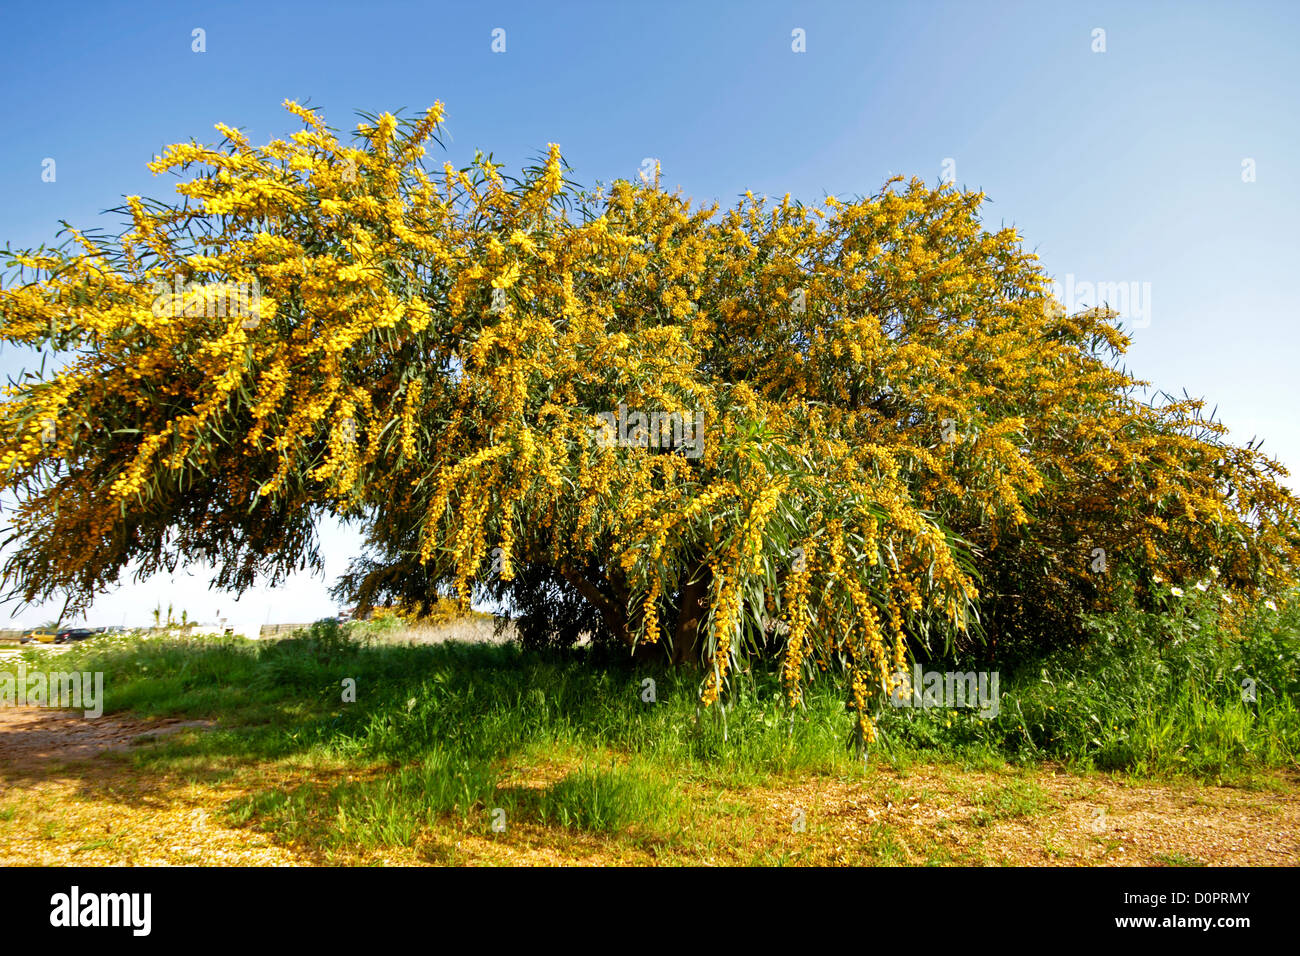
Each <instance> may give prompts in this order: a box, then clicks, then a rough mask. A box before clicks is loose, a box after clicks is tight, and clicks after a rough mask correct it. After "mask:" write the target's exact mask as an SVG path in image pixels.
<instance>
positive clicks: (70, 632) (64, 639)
mask: <svg viewBox="0 0 1300 956" xmlns="http://www.w3.org/2000/svg"><path fill="white" fill-rule="evenodd" d="M94 636H95V632H94V631H92V630H91V629H90V628H88V627H67V628H64V629H63V630H61V631H59V633H58V634H56V635H55V636H54V643H55V644H71V643H72V642H73V641H84V640H85V639H86V638H88V637H94Z"/></svg>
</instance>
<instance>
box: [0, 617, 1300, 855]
mask: <svg viewBox="0 0 1300 956" xmlns="http://www.w3.org/2000/svg"><path fill="white" fill-rule="evenodd" d="M1297 623H1298V622H1297V618H1296V612H1295V609H1294V608H1290V609H1284V610H1283V611H1282V612H1278V614H1277V615H1276V616H1275V617H1274V618H1272V619H1270V620H1268V621H1264V622H1262V623H1260V624H1259V625H1258V628H1259V630H1258V632H1257V633H1255V634H1254V635H1252V639H1251V640H1250V641H1227V640H1224V639H1223V638H1222V636H1221V635H1219V634H1217V633H1216V632H1215V631H1214V630H1213V628H1211V627H1206V626H1204V625H1203V622H1201V621H1200V620H1199V619H1197V618H1196V617H1195V616H1194V615H1192V616H1188V615H1184V616H1183V617H1181V618H1179V619H1178V620H1173V621H1171V620H1170V619H1168V618H1167V617H1161V616H1159V615H1153V616H1148V617H1143V616H1138V615H1130V616H1127V617H1126V618H1125V619H1123V620H1122V621H1116V620H1114V619H1103V620H1099V621H1096V622H1094V623H1093V626H1094V628H1095V630H1096V637H1095V640H1094V641H1093V643H1092V644H1091V645H1090V646H1089V647H1088V648H1086V649H1082V650H1074V651H1062V652H1059V653H1057V654H1054V655H1051V656H1049V657H1047V658H1044V659H1042V660H1039V661H1036V662H1033V663H1032V664H1030V665H1025V666H1022V667H1020V668H1018V669H1016V670H1014V671H1008V672H1007V673H1006V674H1004V675H1003V676H1002V682H1001V688H1000V690H1001V699H1000V713H999V714H998V715H997V716H996V717H995V718H993V719H982V718H980V717H979V716H978V715H977V714H976V713H974V712H972V711H962V710H951V709H948V710H940V709H934V710H926V709H892V708H886V709H884V710H883V711H882V712H881V713H880V715H879V724H880V730H881V743H880V745H879V746H877V747H875V748H874V749H873V750H872V751H871V752H870V753H869V754H868V755H867V760H866V761H864V760H863V759H862V758H861V757H860V756H858V755H856V754H855V753H853V752H852V751H851V750H850V749H849V748H847V747H846V741H847V739H848V730H849V725H850V719H849V715H848V714H847V713H846V708H845V704H844V700H843V698H842V696H841V693H840V691H838V690H837V689H836V688H835V687H834V686H832V685H831V684H830V683H828V682H824V683H822V684H820V685H815V686H813V687H810V688H808V690H807V693H806V695H805V706H804V707H803V708H802V709H801V710H799V711H798V712H796V713H794V714H791V712H790V711H789V710H788V709H786V708H785V706H784V705H783V703H782V700H781V694H780V687H779V685H778V682H777V678H776V676H775V675H774V674H773V673H768V672H751V673H749V674H747V675H746V676H745V678H744V680H742V681H740V682H739V683H738V685H737V687H736V692H735V693H734V695H733V698H732V701H731V705H730V707H729V708H728V710H727V713H726V715H725V719H723V717H722V715H720V714H718V713H717V712H716V710H710V711H701V709H700V708H699V707H698V705H697V701H698V678H697V677H696V676H694V675H690V674H686V673H679V672H673V671H670V670H664V669H656V668H647V667H645V666H633V665H632V664H631V663H623V664H620V663H614V664H607V665H602V666H600V667H593V666H591V664H590V663H589V662H587V661H586V660H584V658H583V656H582V654H581V653H576V654H568V655H557V654H540V653H524V652H523V651H521V650H520V649H519V648H518V647H516V646H515V645H513V644H491V643H477V644H469V643H456V642H442V643H422V644H409V643H401V642H397V641H394V640H392V639H391V638H392V634H391V633H390V632H389V631H387V630H385V629H374V628H368V627H367V626H365V625H349V626H346V627H339V626H338V625H336V624H333V623H332V622H324V623H320V624H317V625H313V626H312V627H311V628H310V629H308V630H306V631H303V632H299V633H298V634H296V635H295V636H293V637H291V638H287V639H282V640H275V641H267V642H252V641H247V640H243V639H240V638H206V639H195V640H185V639H172V638H140V637H119V638H110V639H103V640H100V641H96V642H92V643H88V644H85V645H80V646H77V647H74V648H72V649H70V650H69V651H67V652H66V653H65V654H63V655H61V656H59V657H58V658H56V660H57V661H58V664H57V665H56V666H57V667H58V668H59V669H62V670H72V669H76V670H90V671H96V670H99V671H103V672H104V673H105V691H106V702H105V710H106V712H108V713H113V712H131V713H134V714H137V715H144V716H168V717H186V718H191V719H207V720H212V721H215V727H213V729H211V730H208V731H206V732H202V733H197V732H195V733H185V734H180V735H177V736H176V737H174V738H171V739H168V740H166V741H164V742H160V743H158V744H156V745H154V746H152V747H150V748H149V749H148V750H147V751H146V752H142V753H139V754H137V755H135V756H134V758H133V761H134V766H136V767H137V768H138V772H140V773H145V774H155V775H161V776H165V777H167V778H168V779H170V780H174V781H176V785H177V786H182V785H184V786H198V787H217V786H222V785H224V784H225V783H227V782H230V781H234V780H237V779H244V778H245V777H246V776H247V775H246V774H245V770H246V769H247V768H249V767H258V768H272V770H270V771H268V773H269V775H270V776H271V777H272V778H273V779H271V780H268V781H264V782H263V783H262V784H255V785H252V786H251V787H247V788H245V789H246V792H242V793H240V794H238V795H236V796H233V797H232V798H230V799H228V800H226V801H224V803H223V804H222V806H221V808H220V811H219V812H220V814H221V816H222V817H223V819H224V821H225V822H226V823H227V824H229V825H231V826H239V827H248V826H251V827H254V828H257V829H260V830H262V831H263V832H266V833H269V834H272V835H273V836H274V838H275V839H276V840H277V841H279V842H280V843H282V844H284V845H291V846H300V847H309V848H311V849H312V851H313V852H315V853H318V854H322V855H323V858H324V859H332V858H336V857H347V856H349V855H352V856H355V855H356V854H358V853H361V854H364V853H367V852H382V851H384V850H385V849H386V848H406V849H409V850H411V851H412V852H415V853H416V854H417V856H418V857H419V858H420V859H425V860H434V861H437V862H457V861H460V860H462V859H464V858H465V857H464V855H465V853H466V852H468V851H466V850H465V849H464V848H463V843H464V841H465V840H466V839H469V840H471V841H476V840H477V841H483V840H486V841H497V843H500V841H502V840H505V839H506V835H510V837H511V838H512V839H513V838H515V837H516V836H517V837H518V838H519V839H523V840H527V839H531V838H532V837H531V836H530V835H536V834H541V833H544V834H546V835H547V836H546V838H545V839H546V840H548V841H550V843H551V844H554V845H556V846H568V847H569V848H570V850H571V851H572V852H578V849H581V850H582V852H606V851H608V852H612V853H614V854H615V855H619V854H624V855H626V854H632V855H634V856H636V855H640V856H637V858H650V859H668V860H672V859H683V860H687V859H689V860H691V861H699V860H702V861H706V862H707V861H709V860H711V859H713V858H714V857H715V856H720V857H727V856H728V854H730V857H731V858H733V859H735V858H737V857H736V855H737V854H741V856H740V857H739V859H740V861H741V862H753V863H763V864H776V865H779V864H786V863H801V862H807V861H809V860H810V859H818V860H821V861H823V862H825V861H828V860H829V861H832V862H834V861H837V860H840V859H842V858H850V859H865V860H868V861H870V862H874V863H880V864H904V863H907V864H914V863H926V864H945V863H953V862H966V863H971V862H977V863H978V862H987V861H988V859H989V857H988V853H989V852H991V851H987V850H978V849H972V848H969V847H966V846H963V845H958V844H956V843H952V842H948V841H949V839H950V837H951V835H952V833H953V832H954V831H955V830H959V829H962V828H966V829H970V828H974V829H976V830H982V831H986V832H988V833H990V834H991V833H993V832H995V831H997V830H998V828H999V827H1002V826H1005V825H1007V824H1011V823H1018V822H1024V823H1027V824H1029V825H1034V824H1035V822H1036V821H1038V820H1039V819H1040V818H1044V817H1045V816H1047V815H1050V814H1053V813H1056V812H1058V811H1060V809H1061V806H1062V803H1061V800H1062V799H1063V798H1062V795H1061V794H1059V793H1049V792H1047V790H1045V789H1044V787H1043V785H1041V784H1040V783H1038V782H1036V781H1035V779H1031V778H1029V777H1025V776H1023V775H1020V774H1019V772H1018V771H1017V770H1016V768H1017V767H1021V768H1025V767H1029V768H1047V767H1057V766H1059V767H1064V768H1068V769H1070V770H1073V771H1075V772H1080V773H1087V772H1098V771H1106V772H1122V773H1124V774H1127V775H1130V776H1132V777H1135V778H1155V779H1175V778H1189V779H1192V780H1199V781H1208V782H1219V781H1222V780H1225V779H1227V780H1229V781H1230V782H1233V783H1236V784H1238V785H1243V786H1257V787H1261V788H1267V787H1278V786H1280V785H1279V784H1277V783H1276V781H1274V779H1273V777H1271V776H1270V771H1276V770H1291V769H1294V768H1295V766H1296V754H1297V751H1298V750H1300V711H1298V710H1297V690H1298V688H1300V677H1298V675H1300V642H1298V641H1297V638H1296V637H1294V636H1293V635H1294V634H1295V633H1296V632H1297V631H1298V630H1300V628H1297V627H1296V624H1297ZM39 654H40V652H39V651H36V652H31V653H29V654H28V655H27V657H28V659H29V660H39V659H40V658H39V656H38V655H39ZM940 663H942V664H943V666H944V667H945V668H947V669H960V667H961V666H962V665H961V664H960V663H959V662H952V661H949V662H940ZM927 666H930V665H927ZM1242 674H1249V675H1252V678H1253V679H1254V680H1255V684H1256V688H1257V696H1256V699H1255V700H1254V701H1246V700H1243V699H1242V695H1241V693H1240V689H1239V687H1240V675H1242ZM646 677H651V678H652V679H653V680H654V681H655V685H656V694H655V697H656V700H655V702H653V703H647V702H646V701H645V700H643V695H642V689H643V681H644V680H645V678H646ZM352 690H354V691H355V699H353V698H352V697H351V696H350V693H351V691H352ZM935 765H939V766H942V767H944V768H946V772H947V773H949V774H950V776H949V777H948V778H946V779H944V780H943V781H940V782H934V781H932V780H927V779H926V778H925V774H926V773H928V772H929V769H928V768H933V767H934V766H935ZM881 768H885V769H887V770H888V772H889V777H888V780H884V778H881V777H880V776H879V770H880V769H881ZM914 770H915V771H917V772H918V773H919V774H920V777H918V778H917V779H913V776H912V774H913V771H914ZM241 775H243V776H241ZM968 778H969V779H972V780H978V781H983V782H980V783H978V784H971V785H969V786H968V785H967V783H966V781H967V779H968ZM989 779H992V780H993V781H994V782H993V783H992V784H990V783H989V782H988V781H989ZM807 780H817V781H821V783H822V784H823V785H833V786H834V787H839V788H840V789H839V790H837V791H836V793H837V794H840V796H838V797H836V799H841V800H851V799H852V794H853V793H855V792H859V790H860V788H861V786H862V785H863V784H864V781H868V780H874V781H875V782H876V784H878V785H879V787H880V789H881V790H882V792H883V797H882V799H883V800H884V806H885V811H886V812H885V813H884V814H883V817H889V819H883V818H882V819H880V820H878V821H876V818H875V817H874V816H873V817H872V820H873V821H876V822H872V823H871V824H870V825H869V826H866V827H865V828H861V827H857V824H856V823H855V824H854V827H853V828H848V829H846V828H845V826H841V825H840V824H835V823H833V822H829V821H830V819H831V818H830V817H828V816H827V814H828V813H829V812H830V811H829V810H827V809H826V808H825V807H822V808H821V809H820V810H819V809H816V807H815V806H814V804H815V801H816V800H818V799H821V797H820V796H817V795H816V794H812V795H808V796H807V799H806V800H805V799H804V797H799V798H798V799H799V800H800V801H802V802H799V803H791V802H790V800H791V799H794V798H793V797H792V798H789V799H787V796H786V795H785V794H786V793H787V792H788V791H790V790H791V788H796V789H797V787H798V786H800V785H801V784H800V781H807ZM837 781H838V782H842V784H841V783H837ZM855 788H858V789H856V790H855ZM824 789H825V786H823V790H824ZM1282 789H1283V790H1285V789H1286V788H1285V787H1283V788H1282ZM819 792H820V791H819ZM1083 792H1084V793H1085V795H1086V788H1085V789H1084V791H1083ZM763 794H766V795H767V796H765V797H764V796H762V795H763ZM953 794H958V795H959V798H958V799H959V802H961V806H958V805H957V804H952V807H953V808H955V809H953V815H952V816H946V817H943V818H940V819H932V820H930V821H929V822H928V823H925V824H924V825H920V824H913V823H909V822H907V820H909V819H910V818H908V817H907V816H906V813H904V815H903V817H900V818H898V819H894V817H892V816H890V815H891V814H893V815H895V816H896V815H897V814H898V813H900V812H903V811H907V812H911V811H912V810H914V809H916V808H919V807H925V806H936V805H939V804H942V803H943V801H944V800H945V799H949V800H950V803H951V799H950V798H952V795H953ZM764 800H768V801H769V803H768V804H766V805H765V804H764V803H763V801H764ZM836 812H839V811H836ZM846 812H847V811H846ZM858 812H859V811H856V810H855V811H854V813H858ZM871 812H872V813H873V814H874V813H875V811H871ZM15 814H16V810H15V808H14V807H12V806H4V807H0V823H13V822H14V821H15ZM801 815H802V819H803V820H804V821H806V822H805V829H804V830H800V829H799V828H797V827H794V826H792V820H795V819H800V818H801ZM859 815H860V814H859ZM854 819H855V820H856V819H858V817H854ZM900 820H901V821H902V822H900ZM33 825H34V826H36V827H38V831H37V832H39V835H40V837H41V838H42V839H45V840H56V839H58V838H59V837H60V836H61V835H62V834H63V833H64V827H63V826H62V824H60V822H59V821H58V819H56V818H51V819H46V820H44V822H37V823H34V824H33ZM1085 825H1086V824H1085ZM846 826H847V825H846ZM115 832H116V831H115ZM805 832H806V837H807V839H805V840H803V841H802V842H801V841H800V838H802V837H804V836H805ZM520 834H522V836H520ZM846 834H847V836H846ZM539 839H540V837H539ZM846 840H847V841H848V842H845V841H846ZM1036 840H1037V845H1038V850H1039V852H1042V853H1044V854H1046V855H1047V856H1050V857H1052V858H1057V857H1061V856H1063V855H1064V854H1065V853H1066V850H1065V848H1064V844H1063V843H1058V837H1057V836H1055V835H1053V836H1050V837H1038V838H1036ZM592 841H594V842H592ZM507 842H508V841H507ZM1093 842H1096V840H1095V838H1093ZM78 844H79V850H80V851H82V852H87V853H89V852H92V851H95V850H97V849H113V848H114V847H116V846H117V845H118V837H117V836H116V835H113V836H104V837H102V838H98V837H97V838H96V839H93V840H91V839H84V838H83V839H82V840H79V841H78ZM475 845H477V844H475ZM502 846H504V844H502ZM813 847H819V849H816V850H815V851H814V849H813ZM575 848H578V849H575ZM602 848H603V849H602ZM1113 849H1114V848H1113V847H1111V848H1110V849H1107V850H1105V852H1107V853H1109V852H1111V850H1113ZM476 852H477V851H476ZM846 854H847V857H846V856H845V855H846ZM1166 855H1167V857H1168V859H1167V860H1165V859H1163V858H1162V859H1161V860H1160V861H1158V862H1167V863H1168V865H1194V864H1195V862H1196V861H1197V859H1198V858H1197V857H1196V856H1193V855H1191V854H1188V855H1186V856H1180V855H1179V853H1177V852H1169V853H1167V854H1166Z"/></svg>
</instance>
